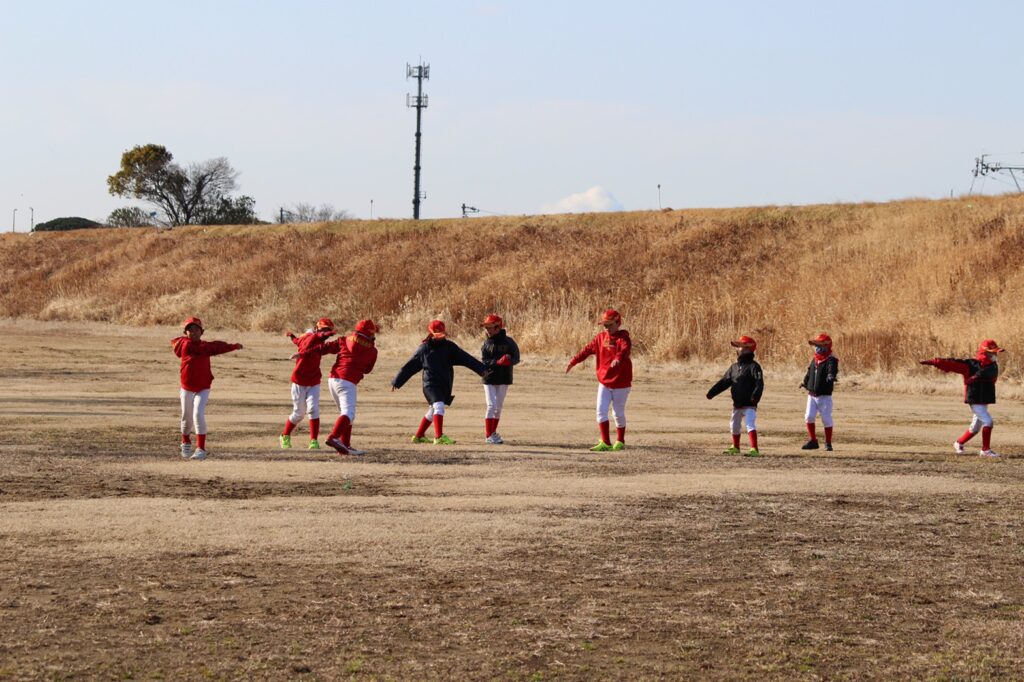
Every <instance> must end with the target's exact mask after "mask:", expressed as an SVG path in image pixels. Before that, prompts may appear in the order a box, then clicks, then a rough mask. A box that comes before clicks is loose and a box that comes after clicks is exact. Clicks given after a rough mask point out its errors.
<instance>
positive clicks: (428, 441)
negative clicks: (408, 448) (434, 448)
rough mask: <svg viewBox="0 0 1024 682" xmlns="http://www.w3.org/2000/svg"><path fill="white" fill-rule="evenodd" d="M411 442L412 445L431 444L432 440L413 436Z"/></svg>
mask: <svg viewBox="0 0 1024 682" xmlns="http://www.w3.org/2000/svg"><path fill="white" fill-rule="evenodd" d="M412 442H413V443H433V442H434V440H433V439H432V438H427V437H426V436H413V437H412Z"/></svg>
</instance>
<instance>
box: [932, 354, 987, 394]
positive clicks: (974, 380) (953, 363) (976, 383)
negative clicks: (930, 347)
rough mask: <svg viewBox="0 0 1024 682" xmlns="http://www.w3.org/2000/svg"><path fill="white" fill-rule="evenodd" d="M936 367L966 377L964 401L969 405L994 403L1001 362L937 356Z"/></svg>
mask: <svg viewBox="0 0 1024 682" xmlns="http://www.w3.org/2000/svg"><path fill="white" fill-rule="evenodd" d="M932 364H934V365H935V367H937V368H939V369H941V370H942V371H944V372H956V373H957V374H962V375H963V377H964V402H965V403H967V404H968V405H994V404H995V402H996V380H997V379H998V378H999V363H997V362H991V363H989V364H987V365H983V364H981V362H979V361H978V360H976V359H973V358H969V359H963V360H961V359H959V358H936V359H935V360H933V361H932Z"/></svg>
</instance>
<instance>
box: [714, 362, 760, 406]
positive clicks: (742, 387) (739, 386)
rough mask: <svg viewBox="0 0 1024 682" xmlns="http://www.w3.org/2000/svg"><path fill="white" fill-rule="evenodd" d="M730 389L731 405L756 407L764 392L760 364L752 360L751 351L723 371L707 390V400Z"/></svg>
mask: <svg viewBox="0 0 1024 682" xmlns="http://www.w3.org/2000/svg"><path fill="white" fill-rule="evenodd" d="M727 388H729V389H732V406H733V407H757V404H758V403H759V402H761V394H762V393H764V374H763V373H762V372H761V365H759V364H757V362H756V361H755V360H754V355H753V353H749V354H744V355H741V356H739V357H738V358H736V362H734V363H733V364H732V366H731V367H729V369H727V370H726V371H725V375H724V376H723V377H722V378H721V379H719V380H718V383H716V384H715V385H714V386H712V387H711V390H710V391H708V400H711V399H712V398H714V397H715V396H716V395H718V394H719V393H721V392H722V391H724V390H725V389H727Z"/></svg>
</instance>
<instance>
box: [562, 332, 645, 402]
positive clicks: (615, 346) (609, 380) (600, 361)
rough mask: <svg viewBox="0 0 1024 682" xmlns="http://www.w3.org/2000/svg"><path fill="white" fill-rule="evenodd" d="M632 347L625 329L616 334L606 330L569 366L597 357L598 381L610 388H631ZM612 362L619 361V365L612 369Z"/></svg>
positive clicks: (584, 348)
mask: <svg viewBox="0 0 1024 682" xmlns="http://www.w3.org/2000/svg"><path fill="white" fill-rule="evenodd" d="M632 347H633V343H632V341H630V339H629V332H628V331H626V330H625V329H620V330H619V331H617V332H615V333H614V334H612V333H609V332H608V331H607V330H605V331H603V332H601V333H600V334H598V335H597V336H595V337H594V340H593V341H591V342H590V343H588V344H587V345H586V346H584V347H583V350H581V351H580V352H579V353H577V354H576V355H575V356H574V357H573V359H572V360H570V361H569V365H570V366H572V365H578V364H579V363H581V362H583V360H585V359H587V358H588V357H590V356H591V355H597V380H598V381H600V382H601V383H602V384H604V385H605V386H607V387H608V388H629V387H630V386H632V385H633V361H632V360H630V358H629V352H630V349H631V348H632ZM612 360H618V361H619V364H618V365H617V366H615V367H612V366H611V365H612Z"/></svg>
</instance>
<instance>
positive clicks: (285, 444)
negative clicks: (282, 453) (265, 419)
mask: <svg viewBox="0 0 1024 682" xmlns="http://www.w3.org/2000/svg"><path fill="white" fill-rule="evenodd" d="M291 446H292V437H291V436H281V449H282V450H287V449H289V448H291Z"/></svg>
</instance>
